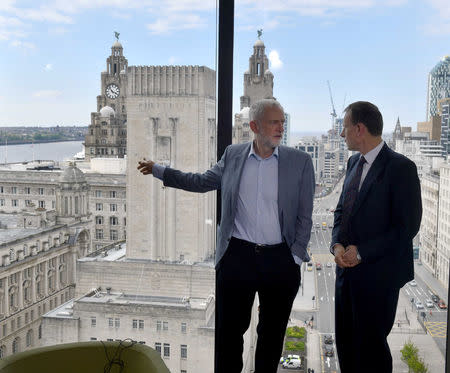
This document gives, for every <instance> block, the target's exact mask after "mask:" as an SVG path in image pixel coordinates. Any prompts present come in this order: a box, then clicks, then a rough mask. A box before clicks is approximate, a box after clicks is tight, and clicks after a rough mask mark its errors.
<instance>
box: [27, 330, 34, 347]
mask: <svg viewBox="0 0 450 373" xmlns="http://www.w3.org/2000/svg"><path fill="white" fill-rule="evenodd" d="M32 345H33V330H31V329H30V330H28V332H27V347H30V346H32Z"/></svg>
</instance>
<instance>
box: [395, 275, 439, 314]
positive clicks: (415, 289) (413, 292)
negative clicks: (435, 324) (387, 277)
mask: <svg viewBox="0 0 450 373" xmlns="http://www.w3.org/2000/svg"><path fill="white" fill-rule="evenodd" d="M415 281H416V283H417V285H416V286H413V285H411V282H408V283H407V284H405V286H403V288H402V290H403V291H404V293H405V294H406V296H407V297H408V298H409V299H410V300H411V302H412V303H415V302H416V301H417V300H418V301H420V302H421V303H422V305H423V307H424V309H427V310H432V311H433V312H438V313H446V312H447V311H446V310H445V309H440V308H439V307H438V305H437V303H435V302H433V306H432V307H427V306H426V301H427V300H431V295H432V294H433V292H432V291H431V289H430V288H429V287H428V286H427V285H426V284H425V282H423V281H422V280H421V279H420V278H416V279H415ZM412 299H414V300H412Z"/></svg>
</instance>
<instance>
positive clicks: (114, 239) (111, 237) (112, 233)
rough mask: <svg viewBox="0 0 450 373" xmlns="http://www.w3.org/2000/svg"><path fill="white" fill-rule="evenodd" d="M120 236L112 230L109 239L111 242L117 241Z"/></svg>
mask: <svg viewBox="0 0 450 373" xmlns="http://www.w3.org/2000/svg"><path fill="white" fill-rule="evenodd" d="M117 237H118V236H117V231H116V230H115V229H111V230H110V231H109V239H110V240H111V241H117V239H118V238H117Z"/></svg>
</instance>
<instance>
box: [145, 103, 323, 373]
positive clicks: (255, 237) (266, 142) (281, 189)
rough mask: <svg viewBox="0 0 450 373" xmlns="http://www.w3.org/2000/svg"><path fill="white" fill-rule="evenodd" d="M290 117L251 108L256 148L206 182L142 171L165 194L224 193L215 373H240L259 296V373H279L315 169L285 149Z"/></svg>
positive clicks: (194, 176) (234, 148) (260, 106)
mask: <svg viewBox="0 0 450 373" xmlns="http://www.w3.org/2000/svg"><path fill="white" fill-rule="evenodd" d="M284 121H285V118H284V110H283V108H282V107H281V105H280V104H279V103H278V102H277V101H276V100H270V99H265V100H261V101H258V102H256V103H255V104H253V105H252V107H251V108H250V123H249V124H250V128H251V129H252V131H253V132H254V134H255V140H254V141H253V142H251V143H246V144H235V145H230V146H228V147H227V148H226V150H225V152H224V154H223V156H222V158H221V159H220V161H219V162H217V164H215V165H214V166H213V167H212V168H211V169H210V170H208V171H206V172H205V173H203V174H199V173H184V172H182V171H178V170H175V169H171V168H169V167H163V166H161V165H158V164H155V163H154V162H153V161H146V160H144V161H141V162H139V165H138V169H139V170H140V171H141V172H142V173H143V174H144V175H147V174H151V173H152V174H153V176H155V177H157V178H159V179H161V180H162V181H163V182H164V185H165V186H169V187H173V188H179V189H184V190H187V191H191V192H197V193H204V192H207V191H211V190H217V189H220V190H221V196H222V218H221V222H220V228H219V232H218V239H217V248H216V292H217V293H216V312H217V318H216V320H217V323H216V326H215V327H216V352H215V353H216V362H215V372H216V373H222V372H223V373H239V372H241V370H242V366H243V363H242V351H243V335H244V333H245V331H246V330H247V329H248V326H249V324H250V318H251V308H252V305H253V301H254V297H255V293H256V292H258V297H259V302H260V308H259V322H258V327H257V332H258V342H257V346H256V356H255V372H256V373H263V372H268V373H269V372H270V373H274V372H276V370H277V365H278V362H279V359H280V355H281V352H282V348H283V339H284V333H285V330H286V326H287V322H288V319H289V315H290V312H291V308H292V303H293V301H294V298H295V296H296V294H297V291H298V288H299V285H300V264H301V262H302V261H309V256H308V253H307V245H308V242H309V238H310V232H311V226H312V220H311V215H312V209H313V197H314V187H315V182H314V169H313V165H312V161H311V158H310V156H309V155H308V154H306V153H304V152H302V151H299V150H296V149H293V148H289V147H285V146H281V145H280V141H281V138H282V135H283V130H284V126H283V125H284Z"/></svg>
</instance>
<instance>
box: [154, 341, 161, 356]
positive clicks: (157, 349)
mask: <svg viewBox="0 0 450 373" xmlns="http://www.w3.org/2000/svg"><path fill="white" fill-rule="evenodd" d="M155 351H156V352H158V353H159V354H160V355H161V343H159V342H156V343H155Z"/></svg>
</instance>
